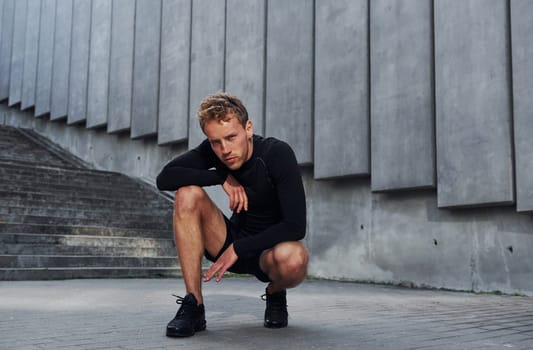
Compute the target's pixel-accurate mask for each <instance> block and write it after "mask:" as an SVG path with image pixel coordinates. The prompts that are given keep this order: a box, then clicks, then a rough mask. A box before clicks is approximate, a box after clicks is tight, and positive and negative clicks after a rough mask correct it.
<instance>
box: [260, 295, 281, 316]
mask: <svg viewBox="0 0 533 350" xmlns="http://www.w3.org/2000/svg"><path fill="white" fill-rule="evenodd" d="M261 299H262V300H263V301H266V303H267V308H268V309H270V311H272V312H278V311H279V312H282V311H284V310H285V309H286V308H287V303H286V301H285V298H283V297H281V296H277V295H276V294H271V295H267V294H266V293H265V294H263V295H261Z"/></svg>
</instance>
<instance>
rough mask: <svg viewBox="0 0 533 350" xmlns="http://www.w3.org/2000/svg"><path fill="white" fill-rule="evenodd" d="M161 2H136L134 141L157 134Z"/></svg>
mask: <svg viewBox="0 0 533 350" xmlns="http://www.w3.org/2000/svg"><path fill="white" fill-rule="evenodd" d="M160 41H161V0H156V1H152V0H137V7H136V16H135V49H134V50H135V51H134V61H133V62H134V65H133V109H132V116H131V136H132V137H133V138H137V137H143V136H150V135H153V134H155V133H157V114H158V104H159V102H158V98H159V97H158V95H159V58H160Z"/></svg>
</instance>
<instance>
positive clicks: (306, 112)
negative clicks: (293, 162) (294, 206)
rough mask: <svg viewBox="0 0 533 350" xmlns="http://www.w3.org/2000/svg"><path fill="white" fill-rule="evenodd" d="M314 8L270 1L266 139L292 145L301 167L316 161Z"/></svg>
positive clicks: (299, 1) (298, 1) (306, 1)
mask: <svg viewBox="0 0 533 350" xmlns="http://www.w3.org/2000/svg"><path fill="white" fill-rule="evenodd" d="M313 4H314V3H313V1H311V0H294V1H283V0H271V1H268V14H267V16H268V17H267V56H266V64H267V72H266V84H267V85H266V107H265V108H266V115H265V118H266V124H265V135H266V136H273V137H278V138H280V139H282V140H285V141H287V142H289V144H290V145H291V146H292V147H293V148H294V153H295V154H296V159H298V161H299V162H300V163H302V164H309V163H312V161H313V142H312V140H313V119H312V110H313V25H314V8H313ZM268 38H276V39H275V40H268Z"/></svg>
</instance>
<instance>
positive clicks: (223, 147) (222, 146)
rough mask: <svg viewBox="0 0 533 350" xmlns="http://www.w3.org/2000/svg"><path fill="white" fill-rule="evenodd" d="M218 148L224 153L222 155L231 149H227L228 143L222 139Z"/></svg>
mask: <svg viewBox="0 0 533 350" xmlns="http://www.w3.org/2000/svg"><path fill="white" fill-rule="evenodd" d="M220 150H221V151H222V154H224V155H227V154H230V153H231V150H230V149H229V147H228V145H227V144H226V142H224V141H222V143H221V145H220Z"/></svg>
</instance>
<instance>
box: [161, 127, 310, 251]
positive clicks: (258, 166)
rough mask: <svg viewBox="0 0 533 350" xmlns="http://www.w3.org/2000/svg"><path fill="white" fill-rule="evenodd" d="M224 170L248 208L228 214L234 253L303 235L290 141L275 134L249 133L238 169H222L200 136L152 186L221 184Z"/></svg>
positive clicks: (171, 187)
mask: <svg viewBox="0 0 533 350" xmlns="http://www.w3.org/2000/svg"><path fill="white" fill-rule="evenodd" d="M228 174H231V175H232V176H233V177H234V178H235V179H236V180H237V181H238V182H239V183H240V184H241V185H242V186H243V187H244V189H245V192H246V195H247V196H248V210H247V211H244V210H242V211H241V212H240V213H239V214H237V213H236V212H234V213H233V215H232V217H231V220H232V221H233V222H236V223H237V225H238V226H239V227H240V228H241V230H242V233H243V235H244V237H243V238H241V239H238V240H236V241H235V242H234V244H233V247H234V249H235V252H236V254H237V255H238V256H239V257H247V256H251V255H254V254H258V253H260V252H261V251H263V250H265V249H269V248H272V247H273V246H275V245H276V244H278V243H280V242H285V241H297V240H300V239H302V238H303V237H304V236H305V229H306V207H305V193H304V188H303V184H302V176H301V173H300V168H299V167H298V164H297V162H296V157H295V155H294V152H293V151H292V149H291V148H290V146H289V145H288V144H287V143H285V142H283V141H280V140H277V139H275V138H263V137H261V136H257V135H254V137H253V153H252V156H251V158H250V159H249V160H248V161H246V162H245V163H244V164H243V165H242V166H241V167H240V168H239V169H238V170H230V169H228V168H227V167H226V166H225V165H224V163H222V162H221V161H220V160H219V159H218V158H217V156H216V155H215V153H214V152H213V150H212V149H211V145H210V144H209V142H208V140H205V141H204V142H202V143H201V144H200V145H199V146H198V147H197V148H195V149H193V150H191V151H189V152H186V153H184V154H182V155H181V156H179V157H177V158H175V159H174V160H172V161H171V162H169V163H168V164H167V165H165V167H164V168H163V169H162V170H161V173H160V174H159V175H158V177H157V187H158V188H159V189H160V190H166V191H174V190H177V189H178V188H180V187H183V186H189V185H197V186H211V185H221V184H223V183H224V181H225V180H226V178H227V176H228Z"/></svg>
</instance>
